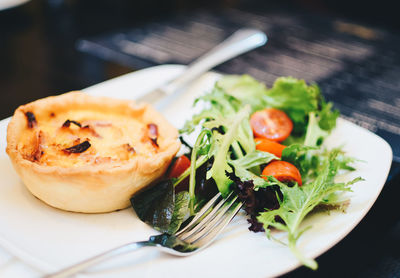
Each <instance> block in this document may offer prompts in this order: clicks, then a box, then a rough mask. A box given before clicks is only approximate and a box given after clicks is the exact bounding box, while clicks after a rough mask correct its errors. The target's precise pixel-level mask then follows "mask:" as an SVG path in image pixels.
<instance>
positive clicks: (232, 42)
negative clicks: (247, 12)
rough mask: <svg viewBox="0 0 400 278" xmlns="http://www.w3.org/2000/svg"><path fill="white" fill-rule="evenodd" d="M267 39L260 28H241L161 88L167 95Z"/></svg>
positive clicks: (262, 43)
mask: <svg viewBox="0 0 400 278" xmlns="http://www.w3.org/2000/svg"><path fill="white" fill-rule="evenodd" d="M199 39H201V38H199ZM267 40H268V38H267V36H266V35H265V34H264V33H263V32H262V31H260V30H257V29H247V28H246V29H239V30H238V31H236V32H235V33H233V34H232V35H231V36H230V37H228V38H227V39H226V40H224V41H223V42H222V43H220V44H218V45H217V46H216V47H214V48H213V49H211V50H210V51H209V52H207V53H206V54H204V55H203V56H201V57H199V58H198V59H196V60H195V61H194V62H192V63H191V64H190V65H188V67H187V68H186V70H185V71H184V72H183V73H182V74H181V75H179V76H178V77H177V78H175V79H173V80H172V81H170V82H168V83H167V84H165V85H163V86H162V87H161V88H160V89H161V90H162V91H164V92H165V93H166V94H167V95H171V94H173V93H174V92H176V91H177V90H179V89H181V88H183V87H184V86H185V85H187V84H188V83H189V82H191V81H193V80H194V79H196V78H197V77H199V76H200V75H202V74H203V73H205V72H207V71H209V70H210V69H212V68H214V67H215V66H217V65H220V64H222V63H224V62H226V61H228V60H230V59H232V58H234V57H236V56H238V55H240V54H243V53H245V52H248V51H250V50H252V49H254V48H257V47H260V46H262V45H264V44H265V43H266V42H267Z"/></svg>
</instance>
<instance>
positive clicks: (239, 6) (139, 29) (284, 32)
mask: <svg viewBox="0 0 400 278" xmlns="http://www.w3.org/2000/svg"><path fill="white" fill-rule="evenodd" d="M1 1H2V0H0V2H1ZM395 4H396V2H395V1H389V0H380V1H361V0H356V1H351V0H347V1H345V0H336V1H335V0H297V1H296V0H286V1H283V0H281V1H278V0H277V1H273V0H264V1H262V0H259V1H255V0H250V1H245V0H242V1H239V0H219V1H215V0H214V1H211V0H207V1H205V0H194V1H184V0H146V1H132V0H113V1H111V0H109V1H106V0H81V1H78V0H47V1H39V0H31V1H29V2H27V3H25V4H23V5H21V6H17V7H12V8H9V9H4V10H0V117H1V118H6V117H8V116H10V115H12V113H13V111H14V110H15V109H16V108H17V107H18V106H19V105H21V104H25V103H27V102H29V101H32V100H35V99H38V98H41V97H45V96H49V95H54V94H59V93H63V92H67V91H71V90H76V89H82V88H85V87H88V86H90V85H93V84H96V83H99V82H101V81H104V80H107V79H110V78H113V77H116V76H119V75H122V74H125V73H128V72H132V71H134V70H138V69H140V68H143V67H146V66H151V65H156V64H157V61H156V60H155V59H152V57H148V58H147V59H142V57H129V56H128V55H126V53H121V51H120V50H118V49H117V48H116V46H115V40H114V38H115V34H117V33H118V34H123V36H126V37H127V38H131V37H132V39H137V38H138V36H139V35H138V34H140V36H143V32H144V31H143V30H145V31H146V32H148V33H149V34H151V33H152V32H155V33H156V32H160V29H159V27H157V28H158V29H157V28H156V29H154V28H155V27H154V25H152V24H153V23H154V22H157V23H158V25H157V26H160V24H161V25H163V24H172V25H171V26H177V24H178V25H179V24H180V23H179V22H182V20H183V21H184V20H185V18H187V15H188V14H189V15H190V17H191V16H192V15H193V17H196V16H198V18H200V19H199V21H201V20H203V21H202V22H203V23H204V22H206V23H207V21H209V19H212V21H213V24H216V25H218V26H219V27H220V26H225V27H224V28H226V30H229V31H230V30H231V29H233V28H234V27H236V26H238V25H240V24H241V23H242V24H243V25H246V24H248V23H249V21H251V22H253V23H254V22H255V23H254V24H256V23H257V24H260V22H261V23H262V22H265V24H266V29H267V30H269V32H268V35H269V37H270V41H269V42H268V48H265V52H260V51H259V52H254V53H252V54H248V55H247V54H246V55H245V56H244V57H243V58H240V59H241V60H240V59H239V60H235V61H232V62H230V63H228V64H226V65H222V66H221V67H218V70H219V71H221V72H229V73H242V72H240V71H239V70H238V69H243V68H246V69H248V71H249V72H250V71H253V72H254V73H255V75H257V73H258V74H259V76H257V77H258V78H260V79H261V80H263V81H264V82H266V83H267V84H268V85H271V84H270V83H271V80H272V78H275V76H277V75H283V74H288V75H294V76H296V75H298V74H300V75H299V76H296V77H300V78H305V79H306V80H307V81H309V82H311V81H317V82H318V84H320V85H321V88H322V89H323V92H325V94H326V97H327V98H328V100H332V101H334V102H335V105H336V106H337V107H338V108H339V109H340V110H341V111H342V113H343V115H344V116H345V117H346V118H348V119H350V120H353V121H355V122H357V123H358V124H364V125H365V126H366V127H371V128H370V129H371V130H372V131H374V132H376V133H378V134H379V135H381V136H384V137H385V136H386V137H385V139H387V140H388V141H389V142H390V143H391V145H392V148H393V149H394V151H395V156H396V153H399V152H400V140H399V138H400V137H399V136H400V132H398V133H396V132H397V129H396V128H398V127H399V126H400V122H399V121H398V120H397V119H398V118H396V117H400V113H398V111H399V110H396V109H400V81H399V80H400V78H398V77H399V76H400V53H399V50H398V49H400V37H399V35H400V33H399V30H400V17H399V16H398V10H397V7H396V5H395ZM0 7H1V5H0ZM241 11H246V14H247V15H248V12H249V11H250V13H252V12H253V11H254V14H257V15H258V17H257V16H256V17H254V20H253V18H249V17H243V18H242V17H238V18H236V17H235V14H237V13H238V12H241ZM185 16H186V17H185ZM255 18H257V20H258V21H255ZM264 19H265V21H263V20H264ZM292 19H293V20H292ZM214 21H215V22H214ZM177 22H178V23H177ZM253 23H252V24H253ZM174 24H175V25H174ZM210 24H211V23H210ZM291 24H292V25H293V26H290V25H291ZM267 25H268V26H267ZM267 27H268V28H267ZM286 27H287V28H286ZM152 28H153V29H152ZM182 28H183V27H182ZM227 32H228V31H227ZM146 34H147V33H146ZM146 34H145V35H146ZM224 34H225V33H224ZM130 36H131V37H130ZM135 36H136V37H135ZM289 37H290V40H288V39H287V38H289ZM293 42H298V43H299V44H297V45H295V46H294V45H291V43H293ZM322 42H329V43H322ZM309 43H312V44H309ZM301 44H302V45H303V47H304V48H307V47H308V48H309V47H310V46H314V47H315V46H317V47H319V48H318V49H319V50H323V51H325V50H326V51H328V50H329V53H324V52H322V54H321V52H319V54H318V55H319V56H321V55H322V56H323V57H322V56H321V57H320V59H319V60H318V59H316V57H317V56H318V55H317V54H316V53H315V52H313V53H311V54H310V53H306V52H304V51H303V50H304V49H303V50H301V51H300V50H298V49H295V48H296V47H300V46H299V45H301ZM99 49H102V50H104V49H107V51H108V52H106V54H104V53H105V52H104V51H99ZM318 49H317V50H318ZM263 51H264V50H263ZM282 51H283V52H282ZM346 51H347V52H348V53H347V52H346ZM363 51H364V52H365V53H369V54H368V55H367V54H366V55H364V56H362V57H361V56H360V57H358V55H361V54H362V53H363ZM305 53H306V54H305ZM338 53H339V54H340V55H339V54H338ZM346 53H347V54H346ZM325 54H326V55H325ZM342 54H343V55H342ZM345 54H346V55H347V56H346V55H345ZM256 55H258V56H256ZM263 55H264V56H263ZM170 56H171V59H170V60H168V61H169V62H190V61H184V60H179V57H175V56H173V54H171V55H170ZM325 56H326V57H325ZM260 57H267V58H265V59H264V60H265V61H263V62H264V63H263V64H261V63H259V64H257V65H256V62H255V61H258V62H259V61H260V59H261V60H262V58H260ZM277 57H283V58H285V61H288V63H290V61H291V62H292V63H293V65H296V66H298V65H299V63H301V64H307V63H308V62H310V61H311V62H312V63H315V65H317V66H321V68H323V69H326V68H329V67H332V68H335V67H336V66H338V68H340V69H341V70H340V71H337V72H332V73H329V72H328V74H325V75H323V76H322V75H321V71H319V70H315V69H314V72H312V71H310V72H307V71H304V70H303V71H295V70H294V67H293V70H291V67H290V66H287V67H283V68H282V67H278V66H279V65H281V64H282V61H281V60H278V58H277ZM288 57H289V58H292V60H290V59H289V58H288ZM338 57H340V59H339V58H338ZM274 59H275V60H274ZM296 59H297V60H296ZM307 59H308V60H307ZM189 60H190V59H189ZM238 61H239V62H238ZM296 61H297V62H298V63H297V64H296V63H295V62H296ZM274 63H275V68H274V67H273V64H274ZM243 65H246V66H245V67H243ZM253 65H254V68H253V67H251V66H253ZM322 65H326V67H325V68H324V67H322ZM339 66H340V67H339ZM299 72H301V73H299ZM301 74H303V75H301ZM375 77H379V78H380V79H374V78H375ZM389 77H390V78H389ZM310 79H311V80H310ZM371 80H373V82H372V81H371ZM355 82H361V85H363V84H364V85H365V84H366V85H368V86H366V87H368V88H364V87H365V86H364V87H363V88H361V87H362V86H358V87H360V88H359V89H358V90H359V91H357V90H356V89H354V88H355V87H356V86H355ZM362 82H364V83H362ZM368 82H371V83H368ZM358 87H357V88H358ZM367 89H368V90H367ZM379 90H380V92H382V96H380V97H382V99H373V100H374V101H375V102H369V103H375V104H376V103H378V104H379V103H380V104H382V103H383V104H382V105H384V106H383V107H386V106H385V105H386V104H388V105H391V106H390V107H389V108H391V109H392V110H393V111H394V112H393V113H392V114H390V115H389V114H388V112H387V111H383V112H385V113H386V114H382V115H381V118H373V119H371V121H372V122H371V121H370V122H368V121H367V122H363V121H361V120H360V119H358V118H356V115H354V113H353V112H352V108H354V107H356V108H357V105H356V104H355V103H354V101H359V103H361V104H360V106H359V107H358V109H359V110H360V111H361V110H364V108H363V107H364V106H363V105H366V104H365V103H364V102H363V101H364V100H365V99H368V100H370V99H371V98H372V97H377V96H376V95H373V93H374V92H375V91H379ZM350 91H351V92H353V91H354V92H353V94H352V93H349V92H350ZM338 92H346V93H347V94H348V95H347V96H346V98H342V99H341V98H338V97H337V95H338V94H339V93H338ZM349 101H351V102H352V103H351V105H350V107H349V106H346V102H349ZM365 110H368V109H365ZM381 110H382V109H381ZM388 110H389V109H388ZM381 112H382V111H381ZM371 114H375V115H374V116H376V114H379V113H378V112H376V111H372V110H371V111H370V114H368V115H366V116H370V115H371ZM371 117H372V116H371ZM364 118H365V117H364ZM364 118H363V119H364ZM384 121H388V122H390V123H392V124H393V125H392V126H391V128H392V131H391V133H390V134H389V133H388V132H389V131H387V130H383V131H382V130H381V128H379V123H381V122H384ZM372 125H374V126H372ZM386 126H387V125H386ZM396 136H397V137H396ZM399 169H400V166H399V163H398V162H394V164H393V166H392V170H391V173H390V177H389V182H388V183H387V184H386V185H385V187H384V190H383V192H382V194H381V195H380V197H379V199H378V200H377V202H376V204H375V205H374V207H373V209H372V210H371V211H370V213H369V214H368V215H367V216H366V217H365V218H364V219H363V221H362V222H361V223H360V224H359V225H358V226H357V227H356V229H354V230H353V231H352V232H351V233H350V234H349V235H348V236H347V237H346V238H345V239H344V240H342V241H341V242H340V243H339V244H337V245H336V246H335V247H333V248H332V249H331V250H329V251H328V252H327V253H325V254H324V255H322V256H321V257H319V258H318V262H319V263H320V268H319V270H318V271H316V272H312V271H309V270H308V269H305V268H304V267H302V268H299V269H297V270H295V271H293V272H291V273H289V274H288V275H286V277H336V276H340V277H399V276H400V213H399V209H398V207H397V205H396V204H397V203H398V201H397V199H398V198H399V197H398V196H399V193H400V187H399V186H400V175H399V171H400V170H399ZM266 259H268V258H266ZM244 267H245V266H244Z"/></svg>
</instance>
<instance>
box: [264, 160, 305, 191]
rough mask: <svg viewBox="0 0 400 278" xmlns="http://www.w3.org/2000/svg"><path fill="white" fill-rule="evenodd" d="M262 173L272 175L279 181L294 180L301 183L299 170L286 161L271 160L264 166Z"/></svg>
mask: <svg viewBox="0 0 400 278" xmlns="http://www.w3.org/2000/svg"><path fill="white" fill-rule="evenodd" d="M262 175H263V176H273V177H274V178H276V179H277V180H278V181H281V182H288V181H295V182H297V183H298V184H299V186H301V184H302V182H301V175H300V172H299V170H298V169H297V168H296V166H294V165H293V164H291V163H289V162H286V161H272V162H271V163H269V164H268V165H267V166H266V167H265V168H264V170H263V171H262ZM264 178H266V177H264Z"/></svg>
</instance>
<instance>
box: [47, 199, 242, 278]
mask: <svg viewBox="0 0 400 278" xmlns="http://www.w3.org/2000/svg"><path fill="white" fill-rule="evenodd" d="M241 207H242V203H241V202H240V201H238V200H237V195H236V194H234V193H230V194H229V195H228V196H227V197H226V198H222V196H221V194H220V193H218V194H217V195H216V196H215V197H214V198H212V199H211V200H210V201H209V202H208V203H206V204H205V205H204V206H203V207H202V208H201V210H200V211H199V212H198V213H197V214H196V215H195V216H194V218H193V219H192V220H191V221H190V223H189V224H188V225H186V226H185V227H184V228H183V229H181V230H180V231H178V232H177V233H176V234H175V235H169V234H166V233H164V234H160V235H155V236H151V237H150V238H149V240H147V241H139V242H131V243H128V244H125V245H122V246H119V247H117V248H114V249H111V250H109V251H106V252H104V253H102V254H99V255H97V256H95V257H92V258H89V259H87V260H85V261H83V262H80V263H78V264H75V265H72V266H70V267H68V268H65V269H62V270H60V271H58V272H56V273H53V274H49V275H46V276H44V278H63V277H68V276H71V275H74V274H77V273H78V272H80V271H82V270H85V269H86V268H88V267H90V266H93V265H95V264H98V263H100V262H101V261H104V260H107V259H110V258H112V257H115V256H118V255H122V254H126V253H129V252H132V251H135V250H138V249H139V248H141V247H146V246H153V247H157V248H158V249H159V250H160V251H163V252H166V253H169V254H172V255H175V256H189V255H191V254H194V253H196V252H198V251H200V250H202V249H204V248H205V247H207V246H208V245H209V244H211V242H213V241H214V239H215V238H216V237H217V236H218V235H219V233H220V232H221V231H222V230H223V229H224V228H225V227H226V225H228V224H229V222H230V221H231V220H232V218H233V217H234V216H235V215H236V213H237V212H238V211H239V210H240V208H241Z"/></svg>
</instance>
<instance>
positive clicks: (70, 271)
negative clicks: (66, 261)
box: [43, 241, 155, 278]
mask: <svg viewBox="0 0 400 278" xmlns="http://www.w3.org/2000/svg"><path fill="white" fill-rule="evenodd" d="M145 246H155V243H152V242H150V241H139V242H131V243H128V244H125V245H122V246H119V247H116V248H114V249H111V250H108V251H106V252H104V253H102V254H99V255H97V256H94V257H91V258H89V259H87V260H85V261H82V262H80V263H77V264H75V265H72V266H69V267H67V268H64V269H62V270H60V271H58V272H55V273H52V274H48V275H45V276H43V278H64V277H69V276H71V275H74V274H77V273H78V272H80V271H82V270H84V269H87V268H88V267H90V266H93V265H96V264H98V263H100V262H102V261H104V260H107V259H110V258H112V257H116V256H119V255H122V254H126V253H130V252H133V251H136V250H138V249H140V248H142V247H145Z"/></svg>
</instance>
